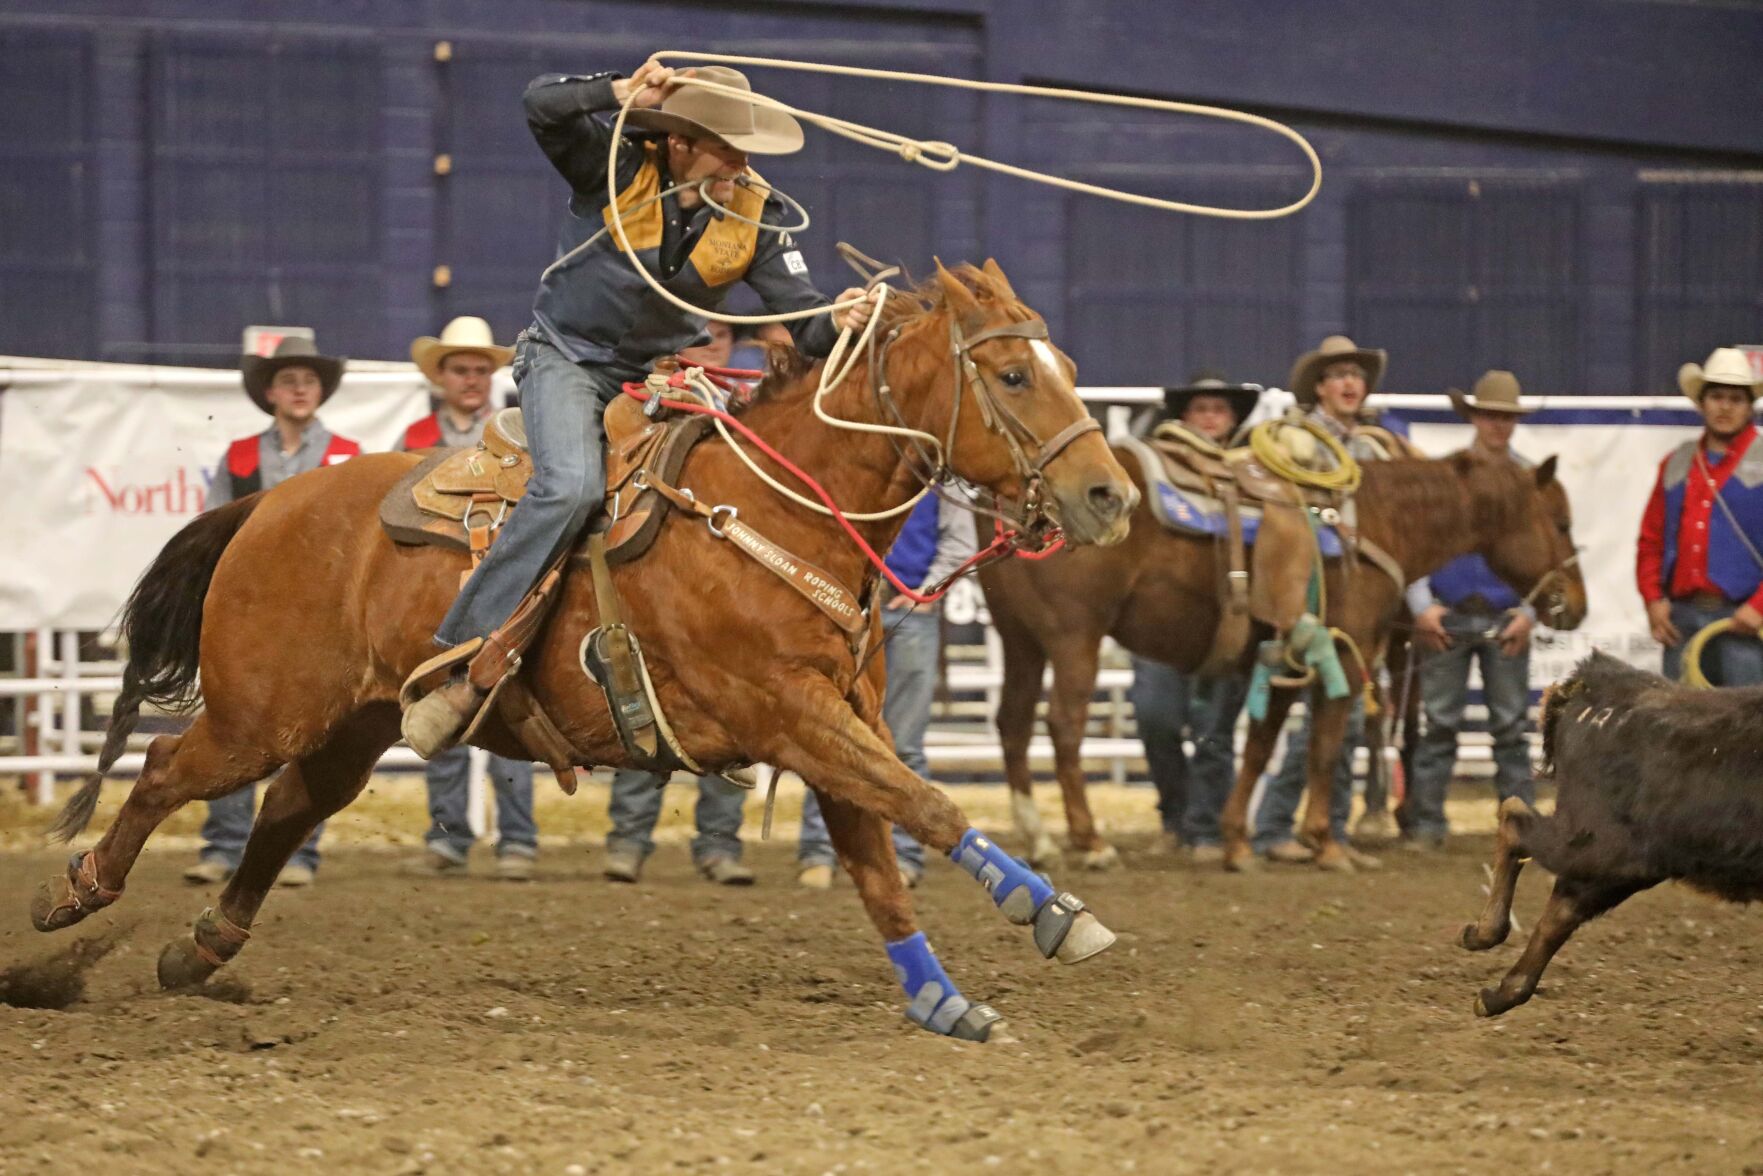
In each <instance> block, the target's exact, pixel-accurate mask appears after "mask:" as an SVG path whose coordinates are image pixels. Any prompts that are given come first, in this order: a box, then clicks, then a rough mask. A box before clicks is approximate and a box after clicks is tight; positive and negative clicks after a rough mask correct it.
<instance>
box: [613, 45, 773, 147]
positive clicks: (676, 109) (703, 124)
mask: <svg viewBox="0 0 1763 1176" xmlns="http://www.w3.org/2000/svg"><path fill="white" fill-rule="evenodd" d="M692 76H693V77H694V78H697V79H698V80H700V81H705V82H714V83H716V84H717V85H719V86H727V87H729V88H730V89H734V90H745V91H747V92H748V93H749V94H750V93H752V92H753V87H752V86H751V85H750V84H748V82H747V75H746V74H744V73H742V72H741V71H740V70H738V69H729V68H728V67H727V66H721V65H701V66H697V67H695V68H694V69H693V70H692ZM625 122H627V123H630V124H632V125H634V126H639V127H646V128H647V129H649V130H651V131H666V132H669V133H671V134H675V135H684V136H686V137H687V138H689V139H702V138H703V137H704V136H706V135H709V136H710V137H711V138H714V139H721V140H722V141H723V142H724V143H727V144H728V145H729V146H730V147H733V148H735V149H736V150H738V151H745V152H746V153H747V154H749V155H793V154H794V153H796V152H797V151H800V150H802V124H801V123H799V122H797V121H796V120H795V119H794V118H791V117H790V116H789V115H787V114H785V113H784V112H783V111H781V110H774V109H772V108H771V107H769V106H760V105H758V104H756V103H753V102H747V101H745V100H743V99H740V98H736V97H735V96H734V95H732V94H724V93H722V92H721V91H718V90H707V89H705V88H703V87H702V86H693V85H690V84H688V85H684V86H681V87H680V88H679V89H677V90H675V91H674V92H673V93H672V94H670V95H669V96H668V97H667V99H666V101H664V102H662V104H661V106H660V108H659V109H648V108H644V109H634V110H632V111H631V112H630V114H629V115H627V116H626V117H625Z"/></svg>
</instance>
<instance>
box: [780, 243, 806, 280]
mask: <svg viewBox="0 0 1763 1176" xmlns="http://www.w3.org/2000/svg"><path fill="white" fill-rule="evenodd" d="M784 268H785V269H787V270H789V271H790V272H791V273H792V274H805V273H807V272H808V263H807V262H805V261H803V260H802V251H801V250H800V249H792V250H790V251H789V252H788V253H786V254H784Z"/></svg>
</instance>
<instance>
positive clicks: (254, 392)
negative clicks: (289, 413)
mask: <svg viewBox="0 0 1763 1176" xmlns="http://www.w3.org/2000/svg"><path fill="white" fill-rule="evenodd" d="M348 362H349V361H348V360H346V359H343V358H341V357H340V356H335V355H320V354H319V353H318V347H317V346H316V345H315V344H314V343H313V342H312V340H311V339H306V338H303V337H301V336H298V335H290V336H288V337H287V338H285V339H283V340H282V341H281V342H279V343H277V344H276V345H275V351H273V352H272V353H270V354H269V355H247V356H244V357H243V358H242V359H240V361H239V370H240V371H241V372H243V373H244V375H245V395H247V396H249V397H250V398H251V403H252V404H255V405H256V406H257V407H258V408H261V409H262V410H263V411H264V412H267V413H268V414H269V415H270V416H274V415H275V409H274V408H273V407H271V405H270V403H269V395H268V393H269V383H270V381H271V380H273V379H275V374H276V373H277V372H279V371H281V370H282V369H283V368H285V367H309V368H311V369H312V370H313V371H315V372H317V373H318V382H319V385H320V386H321V387H322V388H323V391H322V392H320V393H319V397H318V402H319V403H320V404H323V403H324V402H325V401H327V400H329V399H330V398H331V393H333V392H335V391H336V390H337V384H338V382H339V381H341V380H342V378H343V368H344V367H345V366H346V365H347V364H348Z"/></svg>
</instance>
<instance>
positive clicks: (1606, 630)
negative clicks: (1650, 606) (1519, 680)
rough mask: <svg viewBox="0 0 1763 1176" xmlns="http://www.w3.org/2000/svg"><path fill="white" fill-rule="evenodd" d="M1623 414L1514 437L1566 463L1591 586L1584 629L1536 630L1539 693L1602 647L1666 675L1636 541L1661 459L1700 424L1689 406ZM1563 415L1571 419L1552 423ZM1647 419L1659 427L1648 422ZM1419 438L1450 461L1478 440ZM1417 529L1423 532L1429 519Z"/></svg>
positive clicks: (1577, 417)
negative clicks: (1650, 624) (1637, 565)
mask: <svg viewBox="0 0 1763 1176" xmlns="http://www.w3.org/2000/svg"><path fill="white" fill-rule="evenodd" d="M1415 399H1418V397H1416V398H1415ZM1556 403H1560V402H1559V401H1557V402H1556ZM1621 415H1623V414H1620V413H1616V412H1600V411H1596V410H1591V411H1587V410H1578V411H1575V410H1572V409H1553V410H1545V411H1543V412H1539V413H1537V414H1536V415H1534V416H1532V417H1528V418H1526V420H1525V423H1524V424H1521V425H1520V426H1518V429H1517V430H1516V431H1515V432H1514V433H1513V436H1512V448H1513V449H1515V450H1516V451H1518V452H1519V453H1522V454H1523V455H1524V456H1525V457H1527V458H1529V459H1531V460H1532V461H1539V462H1540V461H1542V460H1543V459H1544V458H1546V457H1549V456H1550V455H1554V456H1557V457H1558V458H1559V459H1560V460H1559V463H1558V465H1557V469H1558V470H1559V472H1560V477H1561V484H1562V485H1563V486H1564V487H1566V489H1567V498H1568V501H1569V502H1570V503H1571V504H1572V506H1573V540H1574V542H1575V543H1577V544H1578V545H1579V548H1580V551H1581V553H1582V554H1581V556H1580V569H1581V571H1582V572H1583V574H1584V576H1585V584H1586V603H1587V606H1588V607H1587V611H1586V619H1585V623H1584V624H1582V625H1581V626H1580V627H1579V628H1578V629H1575V630H1574V631H1573V632H1571V633H1555V632H1552V631H1550V630H1548V629H1543V628H1539V629H1538V630H1537V639H1536V642H1535V644H1534V645H1533V646H1532V650H1531V659H1530V679H1531V685H1532V686H1533V687H1535V688H1537V689H1541V688H1542V687H1543V686H1545V685H1547V684H1548V683H1550V682H1553V681H1556V680H1558V679H1560V678H1564V677H1566V676H1567V674H1568V673H1569V672H1570V671H1571V670H1572V669H1573V666H1574V663H1576V662H1578V661H1579V660H1580V659H1581V658H1583V657H1584V656H1586V654H1588V653H1590V652H1591V651H1592V650H1594V649H1601V650H1603V651H1604V652H1606V653H1608V654H1611V655H1612V656H1615V657H1620V658H1622V659H1623V660H1624V661H1627V662H1629V663H1631V664H1633V665H1636V666H1639V667H1641V668H1643V669H1648V670H1653V671H1655V672H1657V671H1658V669H1659V652H1660V651H1659V645H1658V643H1657V642H1655V641H1654V640H1653V638H1652V635H1651V634H1650V633H1649V632H1648V631H1647V614H1646V609H1645V607H1644V606H1643V605H1642V603H1641V596H1640V592H1639V590H1638V589H1637V588H1636V587H1635V578H1634V557H1635V538H1636V536H1638V535H1639V533H1640V527H1641V513H1642V512H1643V511H1644V510H1645V509H1646V505H1647V498H1648V496H1649V495H1651V494H1652V492H1653V479H1654V478H1655V477H1656V476H1657V474H1658V472H1659V462H1660V460H1661V459H1663V458H1664V456H1665V455H1666V454H1667V453H1668V452H1670V451H1671V449H1672V448H1673V447H1674V446H1676V445H1677V444H1678V443H1679V442H1680V441H1683V440H1685V439H1687V438H1691V437H1695V436H1697V435H1698V434H1699V433H1700V431H1701V422H1700V420H1699V419H1698V418H1697V417H1696V416H1695V413H1694V411H1693V409H1691V408H1690V406H1689V405H1688V404H1687V403H1686V404H1685V405H1684V409H1683V411H1681V412H1680V411H1677V410H1675V409H1673V410H1671V411H1669V412H1661V411H1653V412H1648V413H1646V414H1645V416H1644V417H1641V418H1640V419H1638V420H1637V419H1635V417H1634V416H1631V418H1630V420H1629V421H1627V422H1624V423H1617V421H1616V420H1615V419H1614V418H1618V417H1619V416H1621ZM1635 416H1639V414H1635ZM1562 417H1567V418H1569V420H1568V421H1567V422H1565V423H1553V422H1555V421H1559V420H1560V418H1562ZM1657 418H1665V419H1664V420H1658V419H1657ZM1673 418H1675V419H1673ZM1646 420H1652V421H1654V422H1655V423H1642V421H1646ZM1413 436H1414V441H1415V443H1416V444H1418V445H1419V446H1420V447H1421V448H1422V449H1423V450H1425V451H1426V452H1427V453H1430V454H1434V455H1442V454H1445V453H1449V452H1451V451H1452V450H1455V449H1462V448H1463V447H1464V446H1466V445H1467V444H1469V441H1470V438H1471V431H1470V428H1469V426H1468V425H1467V424H1449V425H1446V424H1416V425H1415V426H1414V428H1413ZM1416 523H1417V524H1418V525H1422V526H1424V525H1425V520H1416Z"/></svg>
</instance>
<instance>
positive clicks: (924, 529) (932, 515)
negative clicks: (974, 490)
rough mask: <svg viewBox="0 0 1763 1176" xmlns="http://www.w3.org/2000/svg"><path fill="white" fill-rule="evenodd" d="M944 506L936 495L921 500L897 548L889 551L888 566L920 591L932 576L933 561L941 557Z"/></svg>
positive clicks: (902, 531) (897, 540)
mask: <svg viewBox="0 0 1763 1176" xmlns="http://www.w3.org/2000/svg"><path fill="white" fill-rule="evenodd" d="M941 502H942V500H941V499H940V498H938V497H937V496H936V495H935V494H926V495H925V496H924V497H923V498H921V499H919V500H918V505H917V506H915V507H913V508H912V513H911V514H909V515H907V516H906V525H905V526H904V527H901V528H900V535H899V537H898V538H897V539H895V540H894V545H893V546H892V547H890V548H888V554H887V558H886V560H885V561H884V562H886V563H887V565H888V570H889V571H890V572H892V573H894V575H896V576H898V577H900V582H901V583H902V584H907V585H910V586H911V587H913V588H917V587H919V586H920V585H921V584H923V583H924V580H925V577H926V576H928V575H930V565H931V561H932V560H934V559H936V557H937V508H938V506H939V505H940V504H941Z"/></svg>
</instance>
